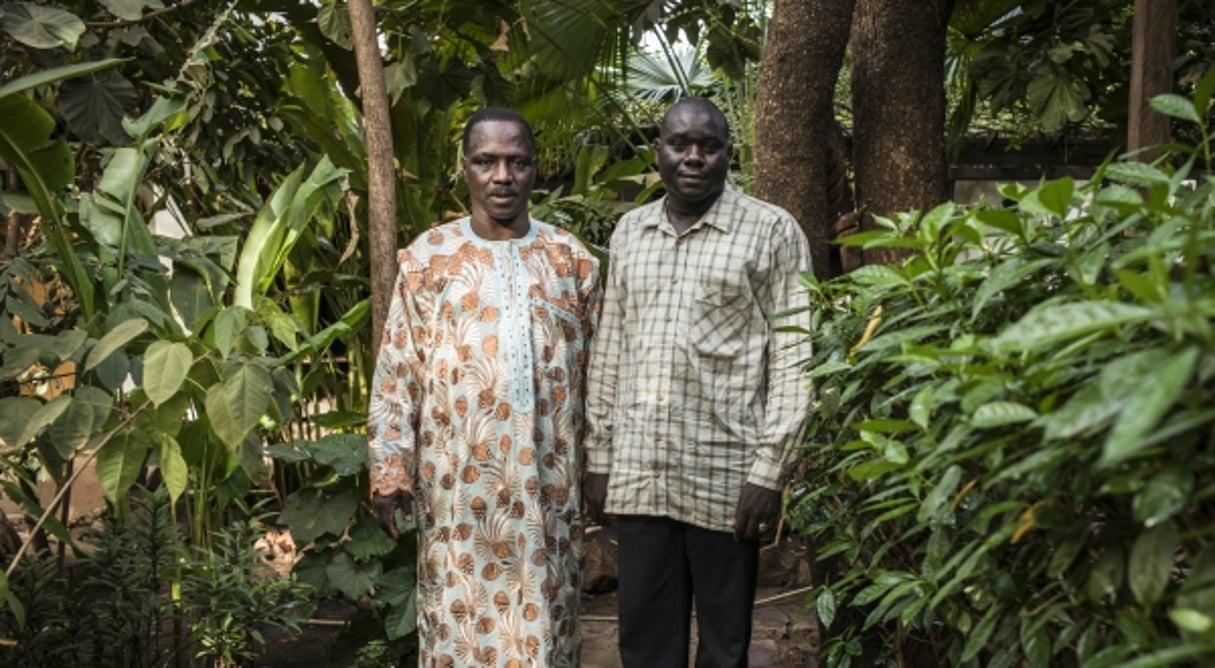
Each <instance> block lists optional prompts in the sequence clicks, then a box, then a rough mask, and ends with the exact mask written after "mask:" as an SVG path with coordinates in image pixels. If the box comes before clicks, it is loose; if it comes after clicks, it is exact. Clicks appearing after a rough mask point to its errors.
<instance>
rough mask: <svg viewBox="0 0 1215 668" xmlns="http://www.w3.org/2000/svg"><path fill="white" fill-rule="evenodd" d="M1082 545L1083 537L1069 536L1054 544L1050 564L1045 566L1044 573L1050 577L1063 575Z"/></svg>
mask: <svg viewBox="0 0 1215 668" xmlns="http://www.w3.org/2000/svg"><path fill="white" fill-rule="evenodd" d="M1083 547H1084V539H1083V538H1071V539H1068V540H1064V541H1062V542H1060V543H1058V544H1056V545H1055V549H1054V553H1052V554H1051V556H1050V565H1048V566H1047V567H1046V574H1047V575H1048V576H1050V577H1051V578H1052V579H1054V578H1057V577H1059V576H1060V575H1063V573H1064V572H1066V571H1067V569H1068V567H1069V566H1071V565H1072V562H1073V561H1075V560H1076V555H1078V554H1080V549H1081V548H1083Z"/></svg>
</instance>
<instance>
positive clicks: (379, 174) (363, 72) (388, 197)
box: [348, 0, 397, 346]
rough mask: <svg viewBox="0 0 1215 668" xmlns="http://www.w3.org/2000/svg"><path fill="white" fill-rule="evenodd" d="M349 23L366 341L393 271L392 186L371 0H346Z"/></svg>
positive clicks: (376, 336) (374, 331)
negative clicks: (361, 196)
mask: <svg viewBox="0 0 1215 668" xmlns="http://www.w3.org/2000/svg"><path fill="white" fill-rule="evenodd" d="M348 7H349V10H350V28H351V37H352V38H353V40H354V58H355V62H356V63H357V64H358V68H359V97H360V99H361V100H362V103H363V105H362V106H363V130H364V133H365V137H364V140H365V141H366V143H367V239H368V245H369V246H370V254H369V257H368V259H369V262H370V265H371V344H372V346H378V345H379V343H380V333H381V332H382V331H384V320H385V319H386V318H387V317H388V304H389V301H390V300H391V298H392V286H393V283H394V282H395V280H396V273H397V259H396V251H397V189H396V188H397V187H396V170H395V169H394V168H393V147H392V120H391V117H390V116H389V108H388V86H387V84H385V82H384V62H383V59H382V57H381V55H380V45H379V39H378V37H377V35H376V27H375V9H374V8H373V7H372V6H371V0H350V2H349V5H348Z"/></svg>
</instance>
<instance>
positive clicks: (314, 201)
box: [234, 157, 346, 310]
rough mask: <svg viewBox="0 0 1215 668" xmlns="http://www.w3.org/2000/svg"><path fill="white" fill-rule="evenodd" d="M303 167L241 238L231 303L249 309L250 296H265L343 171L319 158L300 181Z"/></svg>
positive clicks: (327, 159) (280, 190) (275, 194)
mask: <svg viewBox="0 0 1215 668" xmlns="http://www.w3.org/2000/svg"><path fill="white" fill-rule="evenodd" d="M303 173H304V168H303V167H302V166H301V167H300V168H299V169H297V170H295V171H294V172H292V173H291V174H290V175H289V176H288V177H287V179H286V180H285V181H283V183H282V184H281V185H280V186H279V187H278V188H277V189H276V190H275V191H274V193H273V194H272V195H271V196H270V200H269V201H268V202H266V204H265V206H263V207H262V208H261V210H260V211H258V214H257V219H256V220H255V221H254V223H253V227H252V228H251V229H250V230H249V234H248V236H247V237H246V238H245V246H244V248H242V249H241V254H240V258H239V260H238V261H237V266H236V295H235V298H234V300H235V304H236V305H237V306H243V307H244V308H247V309H250V310H253V308H254V304H253V295H254V294H255V293H256V294H258V295H262V294H265V292H266V290H267V289H268V288H269V287H270V284H271V282H273V281H274V277H275V275H277V274H278V271H279V269H280V268H281V267H282V266H283V263H284V262H285V261H286V259H287V254H288V253H289V252H290V251H291V248H292V246H294V245H295V243H296V241H298V240H299V237H300V230H302V229H303V227H304V226H305V225H306V224H307V223H308V221H309V220H310V219H311V218H312V216H313V214H314V213H315V212H316V209H317V207H318V206H319V205H320V204H321V202H322V201H323V200H324V199H325V198H326V197H329V186H331V185H333V184H335V183H337V182H339V181H341V180H342V179H343V178H344V177H345V176H346V170H344V169H340V168H338V167H336V166H334V164H333V163H332V162H330V160H329V158H327V157H326V158H322V159H321V161H320V162H319V163H318V164H317V165H316V167H315V168H314V169H313V170H312V172H311V174H309V176H308V178H307V179H304V178H303Z"/></svg>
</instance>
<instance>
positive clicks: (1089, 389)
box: [1042, 383, 1123, 440]
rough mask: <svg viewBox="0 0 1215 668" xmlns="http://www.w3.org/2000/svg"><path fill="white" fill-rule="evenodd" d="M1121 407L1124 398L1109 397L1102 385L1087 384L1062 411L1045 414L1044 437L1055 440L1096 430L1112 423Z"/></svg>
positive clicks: (1043, 423) (1043, 422) (1060, 409)
mask: <svg viewBox="0 0 1215 668" xmlns="http://www.w3.org/2000/svg"><path fill="white" fill-rule="evenodd" d="M1122 406H1123V403H1122V402H1121V401H1119V400H1117V399H1111V398H1109V397H1106V396H1105V394H1103V393H1102V391H1101V386H1100V385H1098V384H1096V383H1092V384H1089V385H1085V386H1084V387H1081V388H1080V391H1078V392H1076V394H1074V395H1072V398H1071V399H1069V400H1068V401H1067V403H1066V404H1064V405H1063V406H1062V407H1061V408H1059V410H1056V411H1055V412H1053V413H1050V414H1048V415H1045V416H1043V421H1042V426H1043V430H1044V431H1043V436H1044V437H1045V438H1046V439H1047V440H1055V439H1068V438H1072V437H1074V436H1077V435H1080V434H1088V433H1093V432H1095V431H1097V430H1099V429H1101V428H1104V427H1105V426H1106V425H1107V424H1109V422H1110V420H1112V419H1113V418H1114V416H1116V415H1117V414H1118V411H1120V410H1121V409H1122Z"/></svg>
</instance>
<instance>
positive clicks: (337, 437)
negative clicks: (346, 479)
mask: <svg viewBox="0 0 1215 668" xmlns="http://www.w3.org/2000/svg"><path fill="white" fill-rule="evenodd" d="M308 449H309V450H311V451H312V458H313V459H314V460H315V461H316V462H317V463H318V464H324V465H326V466H332V467H333V469H334V472H335V473H337V474H338V475H340V476H349V475H354V474H356V473H358V472H359V471H361V470H363V469H364V468H367V466H368V464H369V461H368V458H367V452H368V451H367V437H366V436H364V435H360V434H330V435H328V436H324V437H322V438H321V439H319V440H317V442H316V443H314V444H312V445H311V446H309V448H308Z"/></svg>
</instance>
